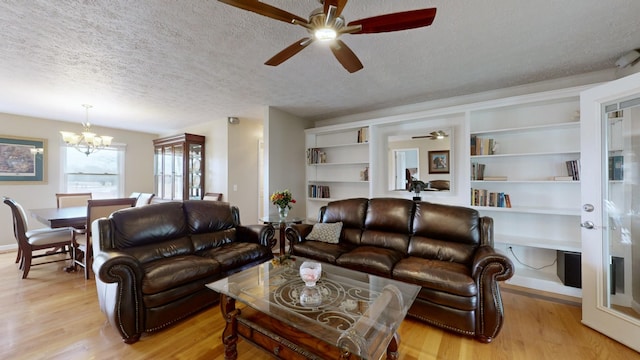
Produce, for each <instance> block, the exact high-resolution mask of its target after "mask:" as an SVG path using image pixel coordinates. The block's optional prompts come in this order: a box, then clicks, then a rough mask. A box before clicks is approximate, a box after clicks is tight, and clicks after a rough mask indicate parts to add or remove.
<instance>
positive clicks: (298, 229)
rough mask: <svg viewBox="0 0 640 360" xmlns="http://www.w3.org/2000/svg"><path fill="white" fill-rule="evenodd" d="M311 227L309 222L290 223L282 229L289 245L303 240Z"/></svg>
mask: <svg viewBox="0 0 640 360" xmlns="http://www.w3.org/2000/svg"><path fill="white" fill-rule="evenodd" d="M311 229H313V225H310V224H291V225H289V226H287V228H286V229H285V231H284V234H285V236H286V237H287V240H288V241H289V245H291V244H295V243H299V242H303V241H304V240H305V238H306V237H307V235H309V233H310V232H311Z"/></svg>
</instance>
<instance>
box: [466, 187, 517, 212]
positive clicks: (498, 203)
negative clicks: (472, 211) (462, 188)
mask: <svg viewBox="0 0 640 360" xmlns="http://www.w3.org/2000/svg"><path fill="white" fill-rule="evenodd" d="M471 205H472V206H489V207H502V208H510V207H511V199H510V198H509V194H505V193H504V192H493V191H488V190H486V189H471Z"/></svg>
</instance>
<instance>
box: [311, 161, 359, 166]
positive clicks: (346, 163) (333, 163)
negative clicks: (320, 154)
mask: <svg viewBox="0 0 640 360" xmlns="http://www.w3.org/2000/svg"><path fill="white" fill-rule="evenodd" d="M308 165H309V166H346V165H369V162H367V161H353V162H347V161H345V162H332V163H317V164H316V163H314V164H308Z"/></svg>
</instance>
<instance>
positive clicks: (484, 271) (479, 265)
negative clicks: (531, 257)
mask: <svg viewBox="0 0 640 360" xmlns="http://www.w3.org/2000/svg"><path fill="white" fill-rule="evenodd" d="M513 270H514V267H513V263H512V262H511V260H510V259H509V258H508V257H506V256H505V255H503V254H501V253H499V252H497V251H496V250H495V249H494V248H493V247H491V246H487V245H485V246H480V247H479V248H478V250H476V254H475V256H474V258H473V264H472V268H471V276H472V277H473V278H474V279H478V278H479V277H483V276H488V275H491V276H492V277H493V278H494V280H496V281H503V280H509V279H510V278H511V277H512V276H513Z"/></svg>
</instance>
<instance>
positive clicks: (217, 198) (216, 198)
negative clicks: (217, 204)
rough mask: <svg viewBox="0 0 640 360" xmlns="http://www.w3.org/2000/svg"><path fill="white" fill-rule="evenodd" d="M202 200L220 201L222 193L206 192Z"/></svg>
mask: <svg viewBox="0 0 640 360" xmlns="http://www.w3.org/2000/svg"><path fill="white" fill-rule="evenodd" d="M202 200H209V201H222V193H214V192H208V193H205V194H204V196H203V197H202Z"/></svg>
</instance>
